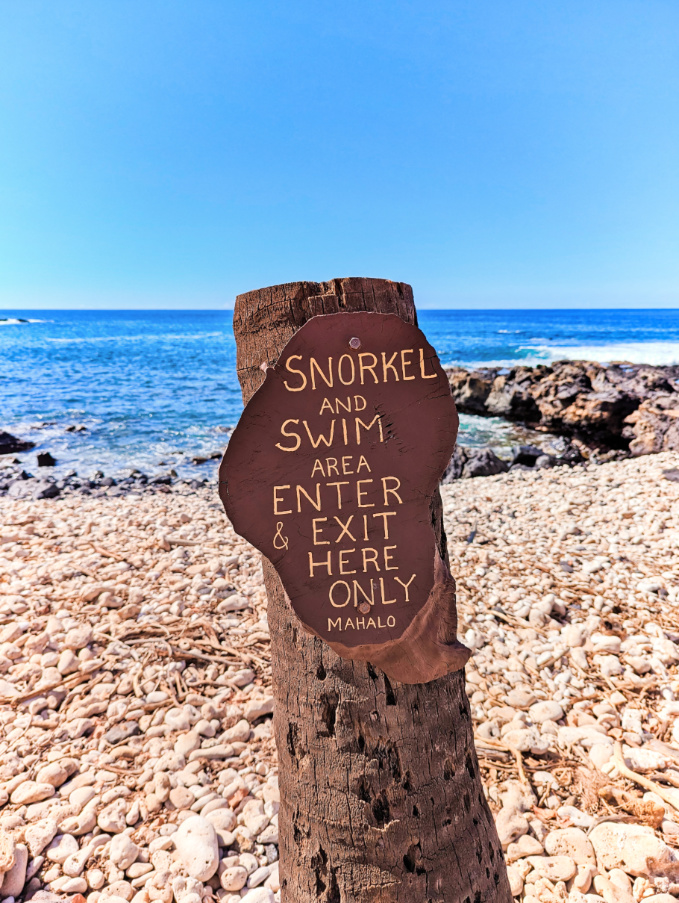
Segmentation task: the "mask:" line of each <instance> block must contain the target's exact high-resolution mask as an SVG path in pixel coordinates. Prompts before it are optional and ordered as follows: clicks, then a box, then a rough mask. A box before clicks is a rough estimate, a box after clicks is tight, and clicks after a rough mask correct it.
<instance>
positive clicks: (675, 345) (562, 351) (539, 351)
mask: <svg viewBox="0 0 679 903" xmlns="http://www.w3.org/2000/svg"><path fill="white" fill-rule="evenodd" d="M519 351H520V352H523V353H524V354H525V355H526V356H525V358H524V359H523V360H522V361H520V362H519V361H515V362H514V363H515V364H516V363H526V364H528V363H540V364H544V363H551V362H552V361H561V360H571V361H599V362H600V363H604V364H608V363H611V362H613V361H626V362H629V363H631V364H655V365H656V366H663V365H667V364H679V342H617V343H614V344H611V345H570V346H569V345H537V346H535V347H532V348H531V347H527V346H526V347H522V348H520V349H519Z"/></svg>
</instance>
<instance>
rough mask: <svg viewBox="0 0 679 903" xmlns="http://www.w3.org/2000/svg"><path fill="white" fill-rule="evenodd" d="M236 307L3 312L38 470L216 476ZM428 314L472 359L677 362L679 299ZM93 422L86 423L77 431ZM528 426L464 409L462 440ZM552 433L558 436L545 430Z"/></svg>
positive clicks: (233, 391)
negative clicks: (50, 459) (45, 465)
mask: <svg viewBox="0 0 679 903" xmlns="http://www.w3.org/2000/svg"><path fill="white" fill-rule="evenodd" d="M231 316H232V314H231V312H230V311H228V310H224V311H204V310H195V311H0V429H5V430H8V431H9V432H11V433H13V434H15V435H19V436H21V437H22V438H25V439H30V440H31V441H33V442H35V443H36V449H34V450H31V451H30V452H26V453H23V454H22V455H19V458H20V460H21V461H22V463H23V464H24V466H25V468H26V469H27V470H29V471H31V472H35V452H36V451H39V450H49V451H50V452H51V453H52V454H53V455H54V457H55V458H56V459H57V461H58V466H57V468H56V469H55V471H56V473H63V472H65V471H68V470H77V472H78V473H79V474H81V475H83V476H89V475H91V474H92V473H94V472H95V471H97V470H102V471H104V473H106V474H107V475H110V476H114V477H115V476H121V475H125V474H127V473H129V472H130V470H131V469H133V468H138V469H139V470H143V471H145V472H146V473H158V472H167V471H168V470H169V469H170V468H173V469H174V470H175V471H176V472H177V473H178V474H179V476H184V477H186V476H199V477H203V476H211V475H212V474H213V473H214V468H215V464H216V462H215V461H211V462H208V463H207V464H204V465H194V464H192V458H193V457H194V456H209V455H211V454H217V453H220V452H222V451H223V449H224V447H225V445H226V442H227V439H228V433H229V430H230V429H231V428H232V427H233V426H234V425H235V424H236V422H237V420H238V417H239V415H240V412H241V410H242V405H241V396H240V388H239V386H238V381H237V378H236V373H235V354H236V347H235V341H234V338H233V332H232V328H231ZM418 316H419V322H420V327H421V328H422V329H423V330H424V332H425V333H426V335H427V338H428V339H429V341H430V342H431V343H432V345H433V346H434V347H435V348H436V350H437V351H438V354H439V357H440V359H441V362H442V363H443V364H444V366H445V365H447V364H459V365H462V366H478V365H498V366H511V365H512V364H515V363H519V362H520V363H526V364H536V363H549V362H550V361H554V360H559V359H563V358H575V359H583V358H584V359H588V360H599V361H615V360H627V361H632V362H635V363H642V362H644V363H653V364H670V363H679V310H650V311H633V310H616V311H611V310H608V311H532V310H531V311H528V310H515V311H510V310H504V311H499V310H495V311H464V310H450V311H428V310H420V311H419V312H418ZM76 425H83V426H85V427H86V429H85V430H84V431H80V432H68V431H67V428H68V427H70V426H76ZM523 438H525V435H524V433H523V432H522V431H521V430H520V429H517V428H516V427H514V426H512V425H511V424H507V423H505V422H503V421H501V420H499V419H497V418H485V417H469V416H463V417H462V418H461V429H460V436H459V442H460V443H461V444H463V445H491V446H492V447H494V448H496V449H498V450H500V451H502V450H503V449H506V448H507V447H508V446H510V445H512V444H514V443H515V442H517V441H518V440H520V439H523ZM541 441H542V442H545V441H548V440H546V439H545V438H544V437H541Z"/></svg>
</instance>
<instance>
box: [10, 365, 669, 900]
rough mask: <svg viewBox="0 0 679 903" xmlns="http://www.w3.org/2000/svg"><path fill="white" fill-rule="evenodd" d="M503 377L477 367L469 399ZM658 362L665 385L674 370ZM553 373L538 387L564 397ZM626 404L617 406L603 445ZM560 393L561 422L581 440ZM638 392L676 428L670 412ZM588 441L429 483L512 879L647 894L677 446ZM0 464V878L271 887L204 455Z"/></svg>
mask: <svg viewBox="0 0 679 903" xmlns="http://www.w3.org/2000/svg"><path fill="white" fill-rule="evenodd" d="M583 366H584V365H583ZM587 366H590V365H587ZM651 369H654V368H651ZM655 369H658V368H655ZM552 372H553V371H552ZM458 375H459V374H458ZM637 375H638V374H637ZM590 376H591V374H590ZM506 377H507V374H495V375H494V376H493V379H492V381H490V382H489V386H488V391H487V392H486V394H485V396H484V394H483V393H484V392H485V391H486V390H485V388H483V389H482V390H480V394H478V393H477V397H482V396H483V398H484V400H483V404H484V405H486V403H487V401H488V399H489V398H490V397H491V394H492V393H495V396H494V397H496V398H497V397H499V394H501V393H499V389H500V388H503V387H502V386H499V385H495V387H493V384H494V383H495V381H496V380H497V379H503V380H504V384H503V385H504V387H506V386H507V378H506ZM543 377H549V374H543ZM543 377H541V380H542V378H543ZM521 378H522V379H523V377H521ZM644 378H645V379H647V381H648V379H649V378H647V377H644ZM663 378H665V377H663ZM666 378H667V379H668V380H670V381H669V382H668V383H667V385H660V386H659V389H658V393H659V394H657V395H655V396H653V398H654V401H653V404H654V405H655V408H657V409H658V410H660V411H667V410H670V409H671V408H672V404H673V401H674V399H673V398H672V396H673V395H674V393H675V391H676V389H675V388H674V383H673V382H672V380H673V379H674V377H669V376H667V375H666ZM473 379H474V380H475V379H477V376H473ZM513 379H514V377H512V380H513ZM588 379H590V377H588ZM519 381H521V380H519ZM595 382H596V374H595ZM463 383H464V378H462V377H460V379H459V380H458V387H459V386H461V385H462V384H463ZM552 383H554V380H552ZM591 384H592V380H591V379H590V388H591ZM531 385H532V384H531ZM529 388H530V387H529ZM542 388H543V389H545V386H544V385H543V386H542ZM656 388H658V385H656ZM496 390H498V391H496ZM660 390H662V391H660ZM454 391H455V389H454ZM465 391H466V390H465ZM512 391H513V390H512ZM592 391H593V392H594V393H595V394H596V392H597V391H599V390H596V388H594V389H592ZM616 391H617V390H616ZM620 391H622V390H620ZM625 391H626V392H627V394H628V395H629V394H631V390H630V389H629V386H628V387H627V389H626V390H625ZM654 391H655V389H654ZM469 392H471V389H470V390H469ZM507 392H509V394H510V396H511V394H512V392H511V391H510V390H509V389H508V390H507ZM530 392H534V393H538V392H539V387H538V389H536V388H535V386H533V388H531V389H530ZM530 392H528V394H530ZM588 392H589V390H588ZM460 394H463V390H462V389H460ZM468 394H469V393H468ZM566 394H567V393H563V392H562V393H561V395H560V390H559V389H555V390H554V391H553V392H552V393H551V395H549V393H548V392H546V390H545V392H544V393H543V395H539V397H540V398H542V397H547V395H549V397H550V398H551V399H552V401H551V402H550V404H552V406H553V407H554V406H555V405H556V404H557V402H555V401H554V398H558V397H559V395H560V399H561V400H560V401H559V402H558V403H559V404H561V405H562V408H564V410H565V409H566V408H568V407H569V406H571V405H573V404H575V403H576V402H575V401H574V400H573V399H571V401H570V402H569V404H566V403H565V402H566ZM585 394H587V393H585ZM660 396H662V397H663V398H666V397H669V398H670V400H671V401H670V402H662V403H660V402H658V401H657V399H658V397H660ZM512 397H513V396H512ZM531 397H533V396H531ZM649 397H650V396H649ZM677 397H679V394H678V395H677ZM609 401H611V399H610V398H609ZM493 403H494V402H493ZM594 403H595V402H594V401H593V402H592V404H594ZM607 403H608V402H607ZM458 404H460V399H458ZM511 404H514V403H513V402H512V403H509V407H510V408H511ZM536 404H537V402H536ZM601 404H603V402H601ZM644 404H645V402H644V401H639V403H638V404H637V405H636V407H635V408H634V409H633V410H632V411H631V412H628V413H625V415H624V417H619V418H618V421H616V422H618V423H619V435H620V436H621V437H622V439H623V442H622V444H623V446H624V447H623V448H617V449H615V448H614V451H615V452H616V454H618V453H622V454H628V451H627V448H626V446H625V443H630V444H631V443H632V442H633V441H635V440H634V437H631V438H630V437H629V436H627V438H625V437H624V436H623V434H622V431H623V430H624V429H625V428H626V427H628V426H630V425H631V426H633V427H634V428H635V429H636V427H635V426H634V425H635V424H637V423H639V422H641V419H642V418H641V415H639V416H638V417H637V419H636V420H634V421H631V422H630V420H629V418H630V417H634V415H635V412H636V413H637V414H638V412H639V411H641V409H642V408H643V405H644ZM663 404H664V405H665V406H664V407H663ZM581 407H582V406H581ZM585 407H586V406H585ZM590 407H591V406H590ZM627 407H629V405H627ZM648 407H652V405H647V408H648ZM515 408H516V404H515ZM655 408H654V409H655ZM538 410H540V408H539V406H538ZM570 416H571V415H570V414H563V412H562V415H560V417H561V422H562V425H561V426H560V427H559V429H560V430H561V431H562V432H565V433H566V434H567V435H571V436H572V437H573V439H575V440H577V441H578V442H579V441H580V439H578V436H577V435H576V433H578V431H576V430H573V431H572V432H571V433H570V434H568V427H563V423H565V422H567V421H568V420H569V417H570ZM644 416H646V415H644ZM649 416H650V415H649ZM653 416H662V417H665V420H664V421H663V423H665V422H667V423H668V424H669V427H668V430H666V431H665V432H664V433H663V436H667V435H670V436H671V429H675V428H676V427H674V426H673V423H674V421H673V420H672V418H671V417H670V416H669V415H667V416H665V414H662V415H655V414H654V415H653ZM541 418H542V414H541ZM625 418H628V419H627V422H626V423H625V422H624V421H625ZM526 419H528V418H526ZM533 422H535V420H534V421H533ZM607 422H608V423H609V427H607V429H609V431H610V423H612V422H613V421H612V420H611V418H610V417H609V418H608V421H607ZM646 422H648V421H646ZM553 428H555V429H556V427H555V426H554V427H553ZM597 429H598V430H599V433H598V438H599V440H600V439H601V435H602V434H601V428H600V426H599V427H597ZM580 432H581V431H580ZM592 438H593V434H591V433H590V439H592ZM665 441H666V440H665V439H663V442H665ZM672 441H673V440H672ZM609 444H610V445H613V443H609ZM529 457H530V455H529ZM601 457H602V456H599V458H598V459H599V460H600V459H601ZM581 459H582V456H581ZM596 459H597V458H596V456H593V457H592V458H591V459H590V461H589V462H587V461H585V463H581V464H580V465H579V466H557V467H551V466H532V467H531V466H528V465H526V464H520V466H515V467H514V468H513V469H512V470H511V471H510V472H507V473H497V474H495V475H491V476H485V477H479V478H477V479H474V480H471V481H466V480H465V481H455V482H452V483H450V484H447V485H444V486H443V487H442V497H443V505H444V520H445V528H446V533H447V535H448V542H449V549H450V557H451V569H452V571H453V574H454V575H455V576H456V578H457V581H458V611H459V633H460V636H461V638H462V639H463V641H464V642H466V643H467V645H469V646H470V647H471V648H472V649H473V655H472V659H471V661H470V663H469V665H468V667H467V671H466V677H467V691H468V695H469V699H470V705H471V714H472V718H473V720H474V732H475V737H476V744H477V752H478V755H479V760H480V765H481V769H482V774H483V779H484V786H485V789H486V792H487V794H488V798H489V800H490V804H491V808H492V809H493V811H494V813H495V816H496V822H497V825H498V830H499V833H500V838H501V841H502V843H503V847H504V849H505V851H506V857H507V862H508V866H509V874H510V881H511V885H512V890H513V892H514V895H515V897H516V898H517V899H520V900H523V901H525V903H551V901H571V903H594V901H601V900H603V901H606V903H612V901H620V903H632V901H640V900H647V901H649V903H668V901H671V900H674V899H679V647H677V641H678V640H679V565H678V564H677V560H678V559H677V549H678V548H679V451H677V450H669V451H667V450H665V451H661V452H660V453H658V454H650V455H643V456H640V457H624V458H620V459H613V460H608V461H606V462H604V463H598V464H595V463H593V462H594V460H596ZM463 463H464V462H463ZM564 463H572V462H564ZM533 464H535V461H533ZM8 473H9V471H8ZM12 474H13V475H14V476H13V478H12V479H9V480H6V483H5V485H4V489H2V491H3V492H4V496H3V497H2V498H1V499H0V511H1V512H2V518H1V521H0V877H1V878H2V882H1V884H0V900H9V899H14V900H20V899H34V900H35V901H37V903H50V901H57V900H66V899H72V900H74V903H77V901H79V900H80V899H81V898H80V897H78V896H77V895H79V894H82V895H83V896H84V897H85V898H86V899H87V900H88V901H91V903H97V901H98V900H101V903H106V901H109V903H120V901H121V900H125V901H134V903H150V901H154V900H160V901H164V903H172V901H173V900H176V901H177V903H201V901H202V900H206V899H218V900H221V901H226V903H236V901H240V900H245V901H246V903H271V901H273V900H276V899H278V896H279V879H278V864H277V863H278V828H277V810H278V789H277V780H276V752H275V746H274V741H273V736H272V724H271V711H272V705H273V700H272V696H271V689H270V682H271V672H270V660H269V634H268V626H267V619H266V598H265V593H264V586H263V580H262V572H261V565H260V561H259V556H258V554H257V553H255V552H254V551H253V550H252V549H251V548H250V547H249V546H248V545H247V544H246V543H245V542H244V541H243V540H241V539H240V537H238V536H236V535H235V534H234V532H233V530H232V529H231V527H230V525H229V524H228V522H227V521H226V519H225V517H224V515H223V512H222V509H221V506H220V505H219V503H218V500H217V496H216V491H215V489H214V487H213V486H204V485H203V484H202V483H200V482H198V481H194V482H193V483H186V482H174V484H172V485H171V480H170V479H169V478H164V477H161V478H157V482H152V481H150V480H147V479H145V478H143V477H142V475H138V474H137V475H133V476H131V477H130V478H128V479H127V480H126V481H125V480H124V481H119V482H118V483H117V484H116V483H115V481H113V480H107V479H106V478H104V477H103V476H101V475H100V476H99V477H97V478H96V479H95V480H91V481H78V480H76V479H75V478H71V479H70V482H69V481H68V480H66V481H62V482H63V485H60V481H58V480H52V481H50V480H41V481H39V480H36V479H35V478H32V477H29V476H28V475H26V476H25V477H21V476H16V474H15V471H12ZM38 484H40V485H38ZM15 486H16V487H17V488H16V489H15V488H14V487H15ZM49 487H53V488H52V489H50V488H49Z"/></svg>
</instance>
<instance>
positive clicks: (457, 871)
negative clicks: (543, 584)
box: [234, 278, 512, 903]
mask: <svg viewBox="0 0 679 903" xmlns="http://www.w3.org/2000/svg"><path fill="white" fill-rule="evenodd" d="M343 311H373V312H378V313H389V314H397V315H398V316H400V317H401V318H402V319H403V320H405V321H407V322H408V323H414V324H416V323H417V317H416V312H415V306H414V303H413V295H412V289H411V288H410V286H409V285H406V284H405V283H397V282H390V281H387V280H383V279H360V278H351V279H335V280H332V281H331V282H324V283H312V282H294V283H289V284H287V285H277V286H273V287H270V288H265V289H260V290H257V291H253V292H247V293H246V294H243V295H239V296H238V298H237V299H236V304H235V310H234V333H235V337H236V344H237V368H238V377H239V380H240V384H241V388H242V392H243V401H244V402H245V403H247V402H248V401H249V399H250V398H251V397H252V395H253V394H254V392H255V391H256V390H257V389H258V388H259V386H260V384H261V383H262V381H263V379H264V373H263V369H262V365H263V364H274V363H275V362H276V360H277V359H278V356H279V354H280V353H281V351H282V350H283V348H284V346H285V344H286V343H287V341H288V340H289V339H290V338H291V336H292V335H293V334H294V333H295V332H296V331H297V330H298V329H299V328H301V327H302V326H303V325H304V323H305V322H306V321H307V320H309V319H310V318H311V317H313V316H316V315H318V314H329V313H340V312H343ZM432 518H433V522H434V525H435V532H436V536H437V542H438V545H439V551H440V553H441V556H442V557H443V558H444V560H447V551H446V538H445V533H444V530H443V523H442V510H441V499H440V495H439V493H438V491H437V492H436V493H435V496H434V499H433V503H432ZM263 567H264V582H265V585H266V590H267V595H268V618H269V626H270V632H271V659H272V671H273V692H274V699H275V705H274V732H275V737H276V745H277V748H278V757H279V785H280V793H281V808H280V814H279V835H280V876H281V901H282V903H511V900H512V895H511V892H510V889H509V883H508V879H507V872H506V868H505V863H504V858H503V854H502V848H501V845H500V842H499V840H498V836H497V832H496V830H495V825H494V823H493V819H492V815H491V813H490V810H489V808H488V805H487V803H486V800H485V797H484V794H483V788H482V785H481V778H480V774H479V767H478V761H477V757H476V752H475V749H474V742H473V732H472V721H471V713H470V709H469V702H468V700H467V696H466V693H465V689H464V685H465V681H464V671H463V670H461V671H456V672H453V673H451V674H448V675H446V676H445V677H442V678H439V679H438V680H435V681H431V682H430V683H427V684H401V683H396V682H393V683H392V682H391V681H390V680H389V679H388V677H387V676H386V675H385V674H384V673H382V672H381V671H379V669H377V668H374V667H373V666H371V665H370V664H365V663H363V662H360V661H349V660H347V659H343V658H340V657H339V656H337V655H336V654H335V653H334V652H333V651H332V649H330V647H329V646H328V645H327V644H325V643H324V642H322V641H321V640H320V639H318V638H316V637H314V636H311V635H310V634H308V633H307V632H306V631H305V630H304V629H303V628H302V626H301V624H300V622H299V620H298V619H297V617H296V615H295V614H294V612H293V611H292V610H291V608H290V606H289V604H288V602H287V600H286V597H285V593H284V591H283V588H282V585H281V583H280V580H279V578H278V576H277V574H276V572H275V571H274V569H273V567H272V566H271V565H270V564H269V562H268V560H267V559H266V558H263Z"/></svg>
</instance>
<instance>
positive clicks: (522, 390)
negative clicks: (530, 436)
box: [448, 361, 679, 455]
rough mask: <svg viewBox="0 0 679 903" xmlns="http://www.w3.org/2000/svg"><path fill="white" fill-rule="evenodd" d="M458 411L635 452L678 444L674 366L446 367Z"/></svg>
mask: <svg viewBox="0 0 679 903" xmlns="http://www.w3.org/2000/svg"><path fill="white" fill-rule="evenodd" d="M448 377H449V381H450V386H451V389H452V393H453V397H454V398H455V403H456V405H457V408H458V410H459V411H460V412H461V413H463V414H481V415H485V416H497V417H504V418H506V419H507V420H513V421H521V422H523V423H525V424H526V425H528V426H530V427H532V428H534V429H538V430H544V431H545V432H550V433H556V434H558V435H563V436H571V437H574V438H577V439H579V440H580V441H582V442H585V443H586V444H588V445H590V446H592V447H595V448H603V449H619V450H623V451H626V450H629V451H630V452H631V453H632V454H633V455H641V454H648V453H649V452H655V451H667V450H672V449H678V448H679V420H678V418H679V366H670V367H653V366H650V365H647V364H609V365H604V364H598V363H595V362H593V361H558V362H556V363H555V364H553V365H551V366H549V367H546V366H538V367H526V366H516V367H512V368H511V369H506V368H505V369H502V368H497V367H495V368H493V367H488V368H482V369H479V370H474V371H469V370H465V369H463V368H461V367H455V368H451V369H449V371H448Z"/></svg>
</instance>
